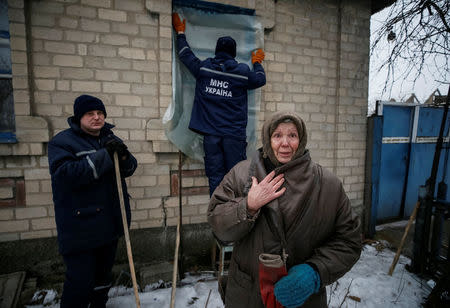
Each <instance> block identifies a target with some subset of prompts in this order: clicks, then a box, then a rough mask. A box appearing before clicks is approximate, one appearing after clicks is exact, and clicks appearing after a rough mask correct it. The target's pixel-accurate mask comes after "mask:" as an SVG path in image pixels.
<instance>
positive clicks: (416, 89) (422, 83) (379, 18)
mask: <svg viewBox="0 0 450 308" xmlns="http://www.w3.org/2000/svg"><path fill="white" fill-rule="evenodd" d="M388 14H389V8H386V9H384V10H382V11H380V12H379V13H377V14H374V15H373V16H372V18H371V29H370V30H371V34H372V36H371V39H373V37H374V33H375V32H376V31H377V29H378V28H379V27H380V25H381V24H382V23H383V22H384V21H385V20H386V18H387V15H388ZM386 35H387V34H386ZM380 43H381V44H380V45H379V47H378V48H377V53H376V54H372V56H371V58H370V72H369V114H371V113H372V110H374V108H375V107H374V106H375V101H376V100H389V99H391V98H393V99H395V100H396V101H402V100H406V99H408V98H409V97H410V96H411V94H412V93H414V94H415V95H416V97H417V98H418V100H419V101H420V102H421V103H423V102H424V101H425V100H426V99H427V98H428V97H429V96H430V95H431V94H432V93H433V92H434V91H435V90H436V89H439V91H440V92H441V94H442V95H447V92H448V85H446V84H442V83H440V82H437V81H436V80H435V77H434V76H435V75H436V74H435V71H433V70H435V65H434V63H432V62H431V61H429V65H428V69H427V70H424V71H423V72H422V73H423V76H421V77H420V78H419V80H417V81H416V83H415V85H414V82H413V81H412V80H411V79H412V77H413V76H415V75H416V74H415V72H411V73H410V74H409V76H411V77H409V78H408V77H406V79H405V77H399V78H398V80H396V81H395V82H394V83H393V86H392V91H391V92H384V93H383V88H384V84H385V80H386V72H387V71H386V70H383V71H381V72H377V69H378V67H379V65H380V64H381V63H383V61H384V60H385V59H386V58H387V55H388V52H389V48H391V47H390V44H393V43H389V42H388V40H387V39H385V40H381V42H380ZM399 74H400V72H397V75H399ZM446 80H447V81H450V74H447V78H446Z"/></svg>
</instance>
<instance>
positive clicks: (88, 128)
mask: <svg viewBox="0 0 450 308" xmlns="http://www.w3.org/2000/svg"><path fill="white" fill-rule="evenodd" d="M104 125H105V114H104V113H103V111H100V110H91V111H88V112H86V113H85V114H84V115H83V116H82V117H81V119H80V127H81V129H82V130H83V131H84V132H85V133H88V134H90V135H93V136H98V135H100V130H101V129H102V127H103V126H104Z"/></svg>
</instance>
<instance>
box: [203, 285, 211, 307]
mask: <svg viewBox="0 0 450 308" xmlns="http://www.w3.org/2000/svg"><path fill="white" fill-rule="evenodd" d="M211 291H212V289H209V293H208V298H207V299H206V303H205V308H208V303H209V297H210V296H211Z"/></svg>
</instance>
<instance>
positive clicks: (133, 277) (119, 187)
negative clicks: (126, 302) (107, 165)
mask: <svg viewBox="0 0 450 308" xmlns="http://www.w3.org/2000/svg"><path fill="white" fill-rule="evenodd" d="M114 169H115V171H116V181H117V190H118V191H119V201H120V211H121V213H122V224H123V233H124V236H125V243H126V245H127V254H128V263H129V264H130V272H131V280H132V281H133V289H134V297H135V298H136V307H137V308H141V302H140V300H139V293H138V289H137V282H136V273H135V271H134V263H133V254H132V253H131V243H130V234H129V233H128V222H127V212H126V211H125V202H124V199H123V191H122V180H121V177H120V169H119V157H118V155H117V152H114Z"/></svg>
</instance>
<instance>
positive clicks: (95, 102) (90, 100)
mask: <svg viewBox="0 0 450 308" xmlns="http://www.w3.org/2000/svg"><path fill="white" fill-rule="evenodd" d="M91 110H100V111H103V113H104V114H105V118H106V109H105V105H103V102H102V101H101V99H99V98H97V97H94V96H91V95H86V94H84V95H81V96H78V97H77V98H76V99H75V103H74V104H73V116H74V119H75V121H77V122H79V121H80V119H81V118H82V117H83V115H84V114H85V113H86V112H88V111H91Z"/></svg>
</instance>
